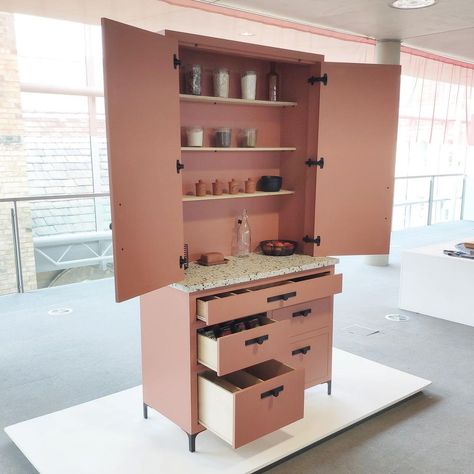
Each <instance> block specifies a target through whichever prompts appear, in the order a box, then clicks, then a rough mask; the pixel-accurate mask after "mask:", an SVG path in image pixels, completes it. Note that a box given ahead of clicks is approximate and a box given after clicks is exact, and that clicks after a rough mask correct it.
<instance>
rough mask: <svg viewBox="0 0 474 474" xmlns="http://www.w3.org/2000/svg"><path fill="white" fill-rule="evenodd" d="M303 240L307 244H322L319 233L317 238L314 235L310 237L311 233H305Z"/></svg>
mask: <svg viewBox="0 0 474 474" xmlns="http://www.w3.org/2000/svg"><path fill="white" fill-rule="evenodd" d="M303 242H305V243H307V244H315V245H317V246H318V247H319V246H320V245H321V236H320V235H317V236H316V238H314V237H310V236H309V235H305V236H304V237H303Z"/></svg>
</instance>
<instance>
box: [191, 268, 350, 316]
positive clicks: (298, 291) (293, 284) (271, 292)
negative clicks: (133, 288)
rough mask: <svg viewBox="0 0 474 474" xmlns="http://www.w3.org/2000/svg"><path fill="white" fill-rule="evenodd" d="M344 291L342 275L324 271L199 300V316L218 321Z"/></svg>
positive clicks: (197, 301)
mask: <svg viewBox="0 0 474 474" xmlns="http://www.w3.org/2000/svg"><path fill="white" fill-rule="evenodd" d="M341 290H342V275H332V274H331V273H330V272H329V271H328V272H320V273H315V274H312V275H306V276H302V277H298V278H292V279H291V280H283V281H279V282H276V283H271V284H267V285H261V286H255V287H253V288H245V289H240V290H235V291H230V292H225V293H224V292H223V293H217V294H214V295H209V296H205V297H202V298H198V299H197V300H196V315H197V318H198V319H201V320H202V321H205V322H206V323H207V324H217V323H220V322H223V321H229V320H230V319H235V318H238V317H242V316H246V315H249V314H255V313H265V312H267V311H272V310H276V309H280V308H285V307H287V306H290V305H294V304H297V303H302V302H305V301H311V300H315V299H319V298H324V297H325V296H331V295H333V294H335V293H339V292H341Z"/></svg>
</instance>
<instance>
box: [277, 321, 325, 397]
mask: <svg viewBox="0 0 474 474" xmlns="http://www.w3.org/2000/svg"><path fill="white" fill-rule="evenodd" d="M279 359H280V360H281V361H282V362H283V363H285V364H287V365H289V366H290V367H293V368H294V369H301V368H303V369H304V373H305V388H308V387H311V386H313V385H317V384H320V383H324V382H327V381H328V380H331V366H332V364H331V361H332V331H331V330H330V329H327V330H321V331H317V332H314V333H312V334H311V335H308V337H307V338H304V339H298V340H294V339H293V340H292V341H291V342H290V344H289V346H288V349H287V350H286V353H285V355H283V356H282V357H280V358H279Z"/></svg>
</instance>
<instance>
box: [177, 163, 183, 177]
mask: <svg viewBox="0 0 474 474" xmlns="http://www.w3.org/2000/svg"><path fill="white" fill-rule="evenodd" d="M181 170H184V165H183V163H181V162H180V161H179V160H176V173H178V174H179V173H180V171H181Z"/></svg>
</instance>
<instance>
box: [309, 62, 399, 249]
mask: <svg viewBox="0 0 474 474" xmlns="http://www.w3.org/2000/svg"><path fill="white" fill-rule="evenodd" d="M322 73H323V74H327V78H328V81H327V85H326V86H323V87H321V89H320V100H319V126H318V160H319V162H320V164H319V166H315V170H314V171H312V172H313V173H315V176H316V186H315V188H314V194H312V196H309V198H310V199H309V202H308V205H309V206H310V209H311V210H312V212H313V213H314V221H313V222H312V223H311V224H312V235H311V236H310V237H311V238H314V239H318V240H319V245H313V244H311V243H310V244H309V245H307V247H306V250H309V253H310V252H311V247H312V250H313V255H355V254H362V255H368V254H386V253H388V252H389V244H390V228H391V216H392V205H393V178H394V169H395V150H396V138H397V123H398V99H399V84H400V66H391V65H378V64H343V63H323V65H322ZM322 160H324V162H323V161H322ZM310 227H311V226H310Z"/></svg>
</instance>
